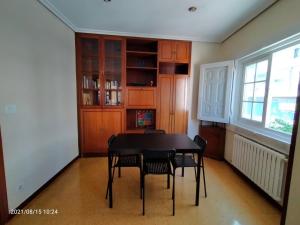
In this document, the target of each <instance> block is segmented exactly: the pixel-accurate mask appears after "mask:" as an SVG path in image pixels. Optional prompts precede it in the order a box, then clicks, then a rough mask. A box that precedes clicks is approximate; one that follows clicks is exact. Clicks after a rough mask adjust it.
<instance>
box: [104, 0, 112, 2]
mask: <svg viewBox="0 0 300 225" xmlns="http://www.w3.org/2000/svg"><path fill="white" fill-rule="evenodd" d="M103 1H104V2H110V1H111V0H103Z"/></svg>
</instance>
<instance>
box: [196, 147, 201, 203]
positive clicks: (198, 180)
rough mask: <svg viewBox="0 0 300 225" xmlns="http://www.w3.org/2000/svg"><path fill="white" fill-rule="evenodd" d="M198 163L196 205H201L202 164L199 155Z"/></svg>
mask: <svg viewBox="0 0 300 225" xmlns="http://www.w3.org/2000/svg"><path fill="white" fill-rule="evenodd" d="M197 161H198V163H197V178H196V203H195V205H196V206H198V205H199V194H200V164H201V155H200V153H198V160H197Z"/></svg>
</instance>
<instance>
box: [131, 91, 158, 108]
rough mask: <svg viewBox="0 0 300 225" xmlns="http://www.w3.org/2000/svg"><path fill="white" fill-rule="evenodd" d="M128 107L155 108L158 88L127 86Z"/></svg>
mask: <svg viewBox="0 0 300 225" xmlns="http://www.w3.org/2000/svg"><path fill="white" fill-rule="evenodd" d="M126 97H127V101H126V102H127V107H128V108H155V107H156V88H132V87H130V88H127V96H126Z"/></svg>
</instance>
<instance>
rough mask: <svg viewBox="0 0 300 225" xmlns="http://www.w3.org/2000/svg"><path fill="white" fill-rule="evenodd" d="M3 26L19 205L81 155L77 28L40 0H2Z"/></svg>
mask: <svg viewBox="0 0 300 225" xmlns="http://www.w3.org/2000/svg"><path fill="white" fill-rule="evenodd" d="M0 27H1V31H0V32H1V35H0V124H1V129H2V135H3V148H4V158H5V172H6V180H7V189H8V190H7V191H8V201H9V208H15V207H17V206H18V205H19V204H20V203H22V202H23V201H24V200H25V199H26V198H28V197H29V196H30V195H31V194H32V193H33V192H35V191H36V190H37V189H38V188H39V187H41V186H42V185H43V184H44V183H45V182H47V181H48V180H49V179H50V178H51V177H52V176H53V175H55V174H56V173H57V172H58V171H59V170H61V169H62V168H63V167H64V166H65V165H66V164H68V163H69V162H70V161H71V160H72V159H74V157H76V156H77V155H78V146H77V115H76V83H75V47H74V32H73V31H71V30H70V29H69V28H67V27H66V26H65V25H64V24H63V23H62V22H61V21H59V20H58V19H57V18H56V17H54V16H53V15H52V14H51V13H49V12H48V10H46V9H45V8H43V6H41V5H40V4H39V3H38V1H36V0H26V1H23V0H22V1H21V0H1V6H0ZM9 105H15V106H16V112H15V113H14V112H13V111H14V110H12V112H11V114H9V113H8V114H7V112H6V110H7V108H6V107H7V106H9Z"/></svg>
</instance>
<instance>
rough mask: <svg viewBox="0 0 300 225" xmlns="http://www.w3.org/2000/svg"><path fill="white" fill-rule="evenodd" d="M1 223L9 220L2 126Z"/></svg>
mask: <svg viewBox="0 0 300 225" xmlns="http://www.w3.org/2000/svg"><path fill="white" fill-rule="evenodd" d="M0 179H1V180H0V200H1V201H0V202H1V204H0V224H5V222H7V220H8V205H7V192H6V180H5V171H4V158H3V149H2V138H1V128H0Z"/></svg>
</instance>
